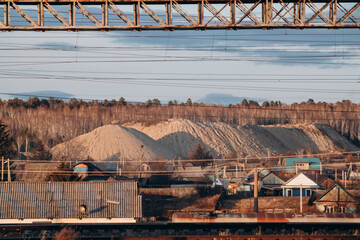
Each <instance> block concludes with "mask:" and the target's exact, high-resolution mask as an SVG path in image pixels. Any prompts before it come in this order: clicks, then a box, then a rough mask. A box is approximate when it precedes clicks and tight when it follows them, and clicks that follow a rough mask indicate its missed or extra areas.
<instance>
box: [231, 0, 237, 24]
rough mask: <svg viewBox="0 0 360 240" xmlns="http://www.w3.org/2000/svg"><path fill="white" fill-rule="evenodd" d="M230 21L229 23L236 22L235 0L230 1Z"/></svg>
mask: <svg viewBox="0 0 360 240" xmlns="http://www.w3.org/2000/svg"><path fill="white" fill-rule="evenodd" d="M230 23H231V25H235V23H236V0H234V1H231V2H230Z"/></svg>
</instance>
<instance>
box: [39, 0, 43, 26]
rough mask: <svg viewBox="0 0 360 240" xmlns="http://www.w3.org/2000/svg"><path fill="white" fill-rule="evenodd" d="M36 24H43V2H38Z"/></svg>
mask: <svg viewBox="0 0 360 240" xmlns="http://www.w3.org/2000/svg"><path fill="white" fill-rule="evenodd" d="M38 25H39V26H41V27H43V26H44V3H43V2H40V3H39V4H38Z"/></svg>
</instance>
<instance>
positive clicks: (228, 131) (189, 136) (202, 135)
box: [125, 119, 359, 158]
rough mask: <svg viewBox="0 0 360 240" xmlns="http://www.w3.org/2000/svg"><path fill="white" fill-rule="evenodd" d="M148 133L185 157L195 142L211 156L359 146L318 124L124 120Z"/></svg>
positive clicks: (252, 154) (352, 148) (265, 153)
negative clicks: (238, 123)
mask: <svg viewBox="0 0 360 240" xmlns="http://www.w3.org/2000/svg"><path fill="white" fill-rule="evenodd" d="M125 126H127V127H129V128H135V129H137V130H138V131H141V132H143V133H144V134H146V135H148V136H149V137H151V138H153V139H155V140H157V141H158V142H160V143H162V144H163V145H166V146H168V147H169V148H170V149H171V150H173V151H174V152H175V153H176V154H177V155H179V156H181V157H183V158H186V157H187V156H188V152H189V151H190V149H192V148H193V147H194V146H195V145H196V143H201V144H202V145H203V146H205V147H206V148H207V150H208V151H210V152H211V153H212V155H213V156H216V157H221V156H224V155H226V154H229V153H230V152H232V151H235V152H237V153H240V154H243V155H246V156H250V157H260V156H267V154H268V152H270V153H272V154H273V155H278V154H283V153H288V152H296V151H297V150H298V149H299V148H312V149H313V151H314V152H331V151H341V150H348V151H355V150H359V148H357V147H356V146H354V145H353V144H351V143H350V142H349V141H348V140H347V139H346V138H344V137H343V136H341V135H340V134H339V133H337V132H336V131H335V130H334V129H333V128H331V127H329V126H327V125H321V124H301V125H300V124H299V125H274V126H253V125H244V126H232V125H229V124H225V123H196V122H192V121H190V120H183V119H176V120H174V119H172V120H168V121H163V122H160V123H158V124H155V125H151V126H144V125H143V124H141V123H127V124H125Z"/></svg>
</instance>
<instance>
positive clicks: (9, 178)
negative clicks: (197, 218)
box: [7, 158, 11, 182]
mask: <svg viewBox="0 0 360 240" xmlns="http://www.w3.org/2000/svg"><path fill="white" fill-rule="evenodd" d="M7 162H8V182H11V174H10V159H9V158H8V161H7Z"/></svg>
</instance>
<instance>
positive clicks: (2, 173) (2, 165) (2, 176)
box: [1, 157, 4, 181]
mask: <svg viewBox="0 0 360 240" xmlns="http://www.w3.org/2000/svg"><path fill="white" fill-rule="evenodd" d="M1 181H4V157H2V158H1Z"/></svg>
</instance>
